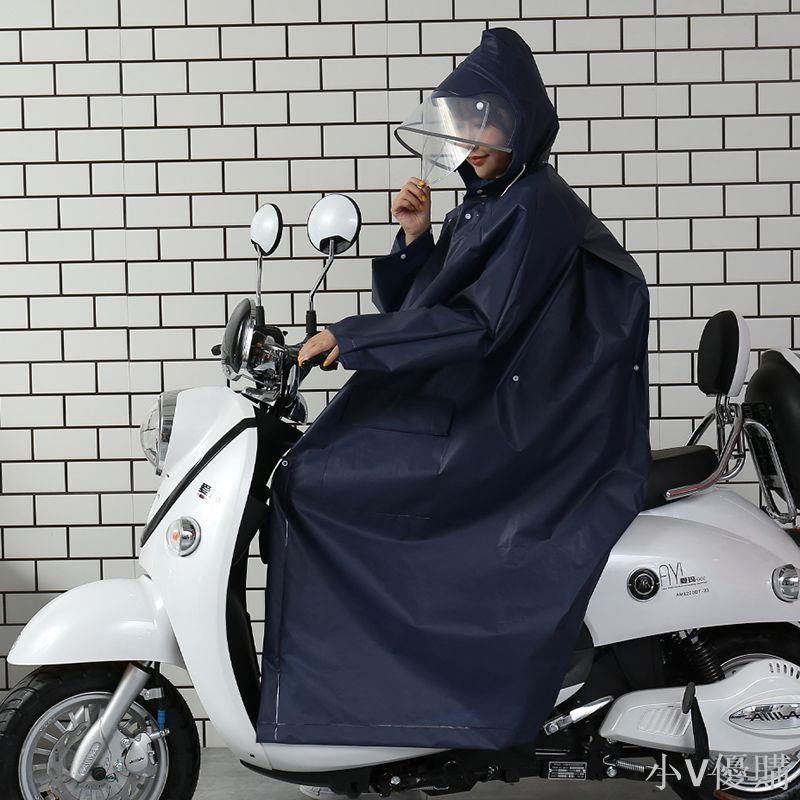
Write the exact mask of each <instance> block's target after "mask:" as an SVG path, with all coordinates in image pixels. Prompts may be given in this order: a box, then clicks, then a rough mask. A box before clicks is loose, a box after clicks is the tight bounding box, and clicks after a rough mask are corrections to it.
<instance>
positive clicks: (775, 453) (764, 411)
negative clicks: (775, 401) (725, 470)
mask: <svg viewBox="0 0 800 800" xmlns="http://www.w3.org/2000/svg"><path fill="white" fill-rule="evenodd" d="M742 409H743V411H744V414H745V420H744V432H745V436H746V437H747V443H748V444H749V446H750V452H751V453H752V454H753V465H754V467H755V470H756V475H758V482H759V483H760V484H761V490H762V492H763V495H764V504H765V508H764V510H765V511H766V512H767V514H769V516H770V517H772V518H773V519H774V520H775V521H776V522H779V523H780V524H782V525H791V526H792V527H794V525H795V521H796V519H797V503H796V501H795V499H794V495H793V493H792V490H791V488H790V486H789V481H788V479H787V478H786V473H785V471H784V469H783V460H782V458H781V454H780V449H779V446H778V443H777V439H776V438H775V436H774V426H773V423H772V414H771V412H770V408H769V405H768V404H767V403H744V404H743V405H742ZM776 494H777V495H778V497H779V498H780V499H781V500H782V502H783V503H784V504H785V505H786V510H785V511H781V510H780V509H779V508H778V504H777V502H776Z"/></svg>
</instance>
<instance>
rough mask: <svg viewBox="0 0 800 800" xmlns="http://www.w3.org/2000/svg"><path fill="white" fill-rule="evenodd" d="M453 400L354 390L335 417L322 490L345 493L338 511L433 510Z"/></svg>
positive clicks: (423, 512)
mask: <svg viewBox="0 0 800 800" xmlns="http://www.w3.org/2000/svg"><path fill="white" fill-rule="evenodd" d="M453 418H454V403H453V401H451V400H449V399H447V398H439V397H432V396H425V395H416V396H412V395H405V394H402V393H396V394H389V393H388V392H384V391H382V390H377V391H374V392H373V391H369V392H363V393H358V394H356V393H354V394H353V395H352V396H351V397H350V398H348V402H347V405H346V406H345V408H344V409H343V412H342V416H341V418H340V423H341V431H340V438H339V442H338V446H337V447H336V448H331V450H330V454H329V457H328V460H327V464H326V468H325V476H324V479H323V486H322V492H321V493H322V494H324V495H325V496H326V497H328V498H339V502H340V504H341V498H345V497H346V498H347V503H346V504H344V507H343V508H341V513H342V514H344V515H347V514H348V513H353V514H356V515H357V514H360V513H363V512H373V513H381V514H403V515H405V514H408V513H409V511H410V510H411V509H414V513H415V514H417V515H419V516H423V517H425V516H431V515H435V509H436V507H435V503H434V502H433V498H434V497H435V494H436V482H437V480H438V478H439V477H440V475H441V472H442V464H443V461H444V456H445V451H446V448H447V446H448V444H449V442H450V430H451V427H452V424H453Z"/></svg>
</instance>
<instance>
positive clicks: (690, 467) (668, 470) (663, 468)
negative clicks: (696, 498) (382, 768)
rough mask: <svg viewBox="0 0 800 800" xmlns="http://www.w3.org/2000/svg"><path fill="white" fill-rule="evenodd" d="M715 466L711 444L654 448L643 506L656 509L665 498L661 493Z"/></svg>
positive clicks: (700, 476)
mask: <svg viewBox="0 0 800 800" xmlns="http://www.w3.org/2000/svg"><path fill="white" fill-rule="evenodd" d="M716 466H717V453H716V451H715V450H714V448H713V447H708V446H707V445H704V444H695V445H690V446H687V447H667V448H666V449H664V450H653V463H652V464H651V466H650V477H649V479H648V481H647V490H646V493H645V506H644V507H645V508H655V507H656V506H661V505H664V504H665V503H666V502H667V501H666V498H665V497H664V492H666V491H667V489H675V488H676V487H678V486H685V485H687V484H691V483H698V482H699V481H702V480H703V479H704V478H707V477H708V476H709V475H710V474H711V473H712V472H713V471H714V470H715V469H716Z"/></svg>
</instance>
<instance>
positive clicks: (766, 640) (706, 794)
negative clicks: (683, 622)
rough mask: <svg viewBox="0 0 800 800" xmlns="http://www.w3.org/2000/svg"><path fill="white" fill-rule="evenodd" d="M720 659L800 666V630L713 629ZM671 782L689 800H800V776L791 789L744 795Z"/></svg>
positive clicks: (774, 627)
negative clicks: (754, 657)
mask: <svg viewBox="0 0 800 800" xmlns="http://www.w3.org/2000/svg"><path fill="white" fill-rule="evenodd" d="M704 634H705V636H706V639H707V640H708V642H709V643H710V644H711V646H712V647H713V649H714V652H715V653H716V655H717V657H718V658H719V661H720V664H723V665H724V664H725V663H726V662H728V661H730V660H731V659H733V658H737V657H739V656H745V655H749V654H757V653H763V654H765V655H769V656H776V657H778V658H782V659H785V660H786V661H791V662H792V663H793V664H797V665H798V666H800V629H798V628H796V627H794V626H793V625H789V624H766V625H742V626H740V627H738V628H709V629H707V630H705V631H704ZM667 783H668V784H669V785H670V787H671V788H672V789H673V791H675V793H676V794H677V795H678V797H680V798H684V799H685V800H719V798H730V799H731V800H733V799H734V798H750V800H756V798H757V799H758V800H800V777H798V778H795V779H794V781H792V782H791V783H790V784H789V787H788V789H786V790H782V789H777V790H775V791H774V792H763V793H761V792H759V793H755V792H743V791H738V790H736V789H733V788H727V789H724V790H722V792H720V793H715V792H714V791H713V790H711V789H706V788H699V789H696V788H694V787H693V786H682V785H679V784H676V782H675V780H674V779H672V778H668V779H667Z"/></svg>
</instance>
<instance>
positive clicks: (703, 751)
mask: <svg viewBox="0 0 800 800" xmlns="http://www.w3.org/2000/svg"><path fill="white" fill-rule="evenodd" d="M681 711H683V713H684V714H691V717H692V734H693V735H694V756H693V757H692V761H693V762H694V765H695V769H701V768H702V766H703V761H706V763H708V758H709V753H708V730H707V729H706V724H705V722H703V715H702V714H701V713H700V703H698V702H697V693H696V691H695V685H694V684H693V683H692V682H689V683H688V684H686V691H685V692H684V693H683V701H682V702H681Z"/></svg>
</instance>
